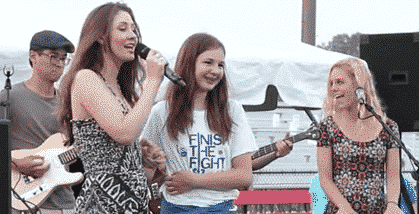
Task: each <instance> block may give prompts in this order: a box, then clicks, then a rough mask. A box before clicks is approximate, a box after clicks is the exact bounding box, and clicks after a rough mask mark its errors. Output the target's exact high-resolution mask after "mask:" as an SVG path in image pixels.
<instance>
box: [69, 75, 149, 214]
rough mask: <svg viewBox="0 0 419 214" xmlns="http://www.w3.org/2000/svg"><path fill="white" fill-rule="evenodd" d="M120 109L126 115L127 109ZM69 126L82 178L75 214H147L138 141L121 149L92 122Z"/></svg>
mask: <svg viewBox="0 0 419 214" xmlns="http://www.w3.org/2000/svg"><path fill="white" fill-rule="evenodd" d="M105 83H106V82H105ZM108 87H109V86H108ZM109 89H110V88H109ZM110 90H111V89H110ZM111 92H112V90H111ZM112 93H113V92H112ZM114 95H115V93H114ZM115 96H116V95H115ZM116 97H117V96H116ZM117 99H118V97H117ZM118 100H119V99H118ZM119 102H121V100H119ZM121 105H122V107H123V109H124V112H123V113H124V114H127V113H128V108H127V107H126V106H124V105H123V104H122V102H121ZM72 125H73V127H72V128H73V135H74V146H75V148H76V149H77V150H78V154H79V157H80V159H81V160H82V162H83V165H84V170H85V174H84V175H85V178H86V180H85V182H84V183H83V185H82V188H81V191H80V195H79V196H78V197H77V199H76V213H78V214H85V213H94V214H97V213H124V214H127V213H147V211H148V208H147V206H148V188H147V178H146V176H145V174H144V172H145V171H144V168H143V165H142V155H141V148H140V145H139V143H138V141H136V142H134V143H132V144H130V145H124V146H123V145H121V144H119V143H117V142H116V141H114V140H113V139H112V138H111V137H110V136H109V135H108V134H107V133H106V132H105V131H104V130H103V129H102V128H101V127H100V126H99V124H98V123H97V122H96V121H95V120H94V119H86V120H72Z"/></svg>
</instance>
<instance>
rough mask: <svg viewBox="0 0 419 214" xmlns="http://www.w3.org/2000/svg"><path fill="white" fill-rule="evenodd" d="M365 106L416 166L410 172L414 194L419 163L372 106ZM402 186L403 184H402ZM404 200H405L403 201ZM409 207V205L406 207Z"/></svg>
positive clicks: (418, 186) (418, 176)
mask: <svg viewBox="0 0 419 214" xmlns="http://www.w3.org/2000/svg"><path fill="white" fill-rule="evenodd" d="M363 104H364V105H365V107H366V108H367V109H368V111H370V112H371V113H372V114H373V115H374V117H375V118H377V119H378V121H379V122H380V123H381V125H382V126H383V127H384V128H385V129H386V131H387V132H388V133H390V135H391V137H392V138H393V139H395V140H396V141H397V143H398V144H399V145H400V147H402V149H403V150H404V152H406V154H407V156H408V157H409V158H410V160H412V161H413V163H414V164H415V165H416V167H417V169H416V171H413V172H412V178H413V179H414V180H416V194H417V193H418V191H419V162H418V161H417V160H416V159H415V157H413V155H412V154H411V153H410V151H409V150H407V148H406V146H405V145H404V143H403V142H402V141H401V140H400V139H399V137H398V136H396V135H395V134H394V133H393V131H392V130H391V129H390V128H389V127H388V126H387V124H386V123H385V122H384V121H383V120H382V118H381V116H380V115H378V114H377V113H376V112H375V111H374V109H373V107H372V106H370V105H369V104H368V103H366V102H364V103H363ZM400 158H401V157H400ZM400 171H401V170H400ZM400 182H404V181H400ZM402 185H404V184H402ZM405 200H406V199H405ZM417 205H418V207H419V200H417ZM408 206H409V205H408Z"/></svg>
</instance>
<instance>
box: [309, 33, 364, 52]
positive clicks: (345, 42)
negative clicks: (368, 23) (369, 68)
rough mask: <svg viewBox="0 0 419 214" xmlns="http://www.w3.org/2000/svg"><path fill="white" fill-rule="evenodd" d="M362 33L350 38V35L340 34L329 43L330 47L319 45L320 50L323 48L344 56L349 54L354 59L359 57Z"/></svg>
mask: <svg viewBox="0 0 419 214" xmlns="http://www.w3.org/2000/svg"><path fill="white" fill-rule="evenodd" d="M360 37H361V33H358V32H357V33H355V34H352V35H351V36H349V35H348V34H346V33H345V34H338V35H336V36H333V39H332V41H329V44H328V45H325V44H324V43H323V44H322V45H317V47H319V48H323V49H326V50H329V51H335V52H339V53H343V54H348V55H351V56H354V57H359V51H360V48H359V41H360Z"/></svg>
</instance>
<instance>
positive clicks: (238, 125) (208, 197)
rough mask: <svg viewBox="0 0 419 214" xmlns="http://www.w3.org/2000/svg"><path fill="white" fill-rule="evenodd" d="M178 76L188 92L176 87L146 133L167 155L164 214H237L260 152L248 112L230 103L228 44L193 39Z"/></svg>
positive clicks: (156, 110) (182, 56)
mask: <svg viewBox="0 0 419 214" xmlns="http://www.w3.org/2000/svg"><path fill="white" fill-rule="evenodd" d="M175 71H176V73H178V74H179V75H180V76H181V77H182V78H183V79H184V80H185V82H186V86H185V87H183V88H181V87H180V86H178V85H175V84H173V83H170V84H171V85H170V86H169V88H168V90H167V93H166V101H162V102H159V103H157V104H156V105H155V106H154V107H153V109H152V112H151V114H150V117H149V119H148V121H147V124H146V126H145V128H144V131H143V138H144V139H148V140H150V141H151V142H153V143H155V144H157V145H159V146H160V147H161V149H162V150H163V151H164V152H165V154H166V160H167V163H166V168H167V172H166V173H167V177H166V180H165V183H164V185H163V187H162V189H161V190H162V192H163V201H162V205H161V213H211V212H213V213H236V207H235V205H234V204H233V200H234V199H236V198H237V196H238V190H237V189H239V188H246V187H248V186H249V185H250V183H251V180H252V161H251V156H252V153H253V152H254V151H257V149H258V147H257V146H256V143H255V138H254V136H253V132H252V131H251V129H250V127H249V125H248V124H247V119H246V116H245V113H244V110H243V108H242V106H241V105H239V104H238V103H237V102H234V101H231V100H230V99H229V96H228V81H227V78H226V69H225V49H224V46H223V44H222V43H221V42H220V41H219V40H218V39H216V38H215V37H213V36H211V35H208V34H204V33H198V34H194V35H192V36H190V37H189V38H188V39H187V40H186V41H185V42H184V43H183V45H182V47H181V49H180V51H179V53H178V57H177V61H176V65H175Z"/></svg>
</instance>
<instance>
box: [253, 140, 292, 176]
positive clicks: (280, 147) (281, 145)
mask: <svg viewBox="0 0 419 214" xmlns="http://www.w3.org/2000/svg"><path fill="white" fill-rule="evenodd" d="M285 138H286V137H285ZM275 146H276V149H277V152H272V153H269V154H267V155H264V156H261V157H259V158H256V159H254V160H252V169H253V170H259V169H262V168H263V167H265V166H266V165H268V164H270V163H271V162H272V161H274V160H276V159H278V158H280V157H284V156H286V155H288V154H289V153H290V152H291V150H292V147H293V145H292V143H291V141H288V140H285V141H284V140H277V141H276V143H275Z"/></svg>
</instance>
